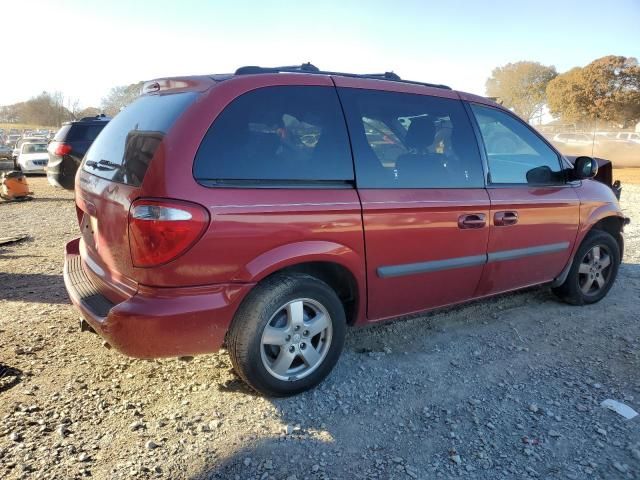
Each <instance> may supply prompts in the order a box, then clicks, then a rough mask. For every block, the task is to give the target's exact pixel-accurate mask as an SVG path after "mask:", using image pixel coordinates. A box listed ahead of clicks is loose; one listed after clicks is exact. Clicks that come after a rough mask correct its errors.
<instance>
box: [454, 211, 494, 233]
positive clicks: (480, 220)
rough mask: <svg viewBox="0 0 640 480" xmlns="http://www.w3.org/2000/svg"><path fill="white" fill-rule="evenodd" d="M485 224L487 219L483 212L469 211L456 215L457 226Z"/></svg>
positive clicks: (466, 226) (480, 225)
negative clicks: (465, 213) (468, 212)
mask: <svg viewBox="0 0 640 480" xmlns="http://www.w3.org/2000/svg"><path fill="white" fill-rule="evenodd" d="M486 224H487V219H486V215H485V214H484V213H471V214H468V215H460V216H459V217H458V228H462V229H467V228H482V227H484V226H485V225H486Z"/></svg>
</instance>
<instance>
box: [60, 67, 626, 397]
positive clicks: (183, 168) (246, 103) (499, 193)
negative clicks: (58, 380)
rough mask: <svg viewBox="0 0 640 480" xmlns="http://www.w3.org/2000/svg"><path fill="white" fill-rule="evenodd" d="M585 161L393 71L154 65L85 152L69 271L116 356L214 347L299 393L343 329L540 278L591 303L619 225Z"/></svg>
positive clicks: (614, 249)
mask: <svg viewBox="0 0 640 480" xmlns="http://www.w3.org/2000/svg"><path fill="white" fill-rule="evenodd" d="M597 170H598V163H597V162H596V161H595V160H594V159H593V158H590V157H580V158H577V159H575V160H574V163H573V164H572V163H570V162H569V161H568V160H567V159H566V158H565V157H564V156H563V155H562V154H561V153H560V152H558V151H557V150H556V149H555V148H554V147H553V146H552V145H551V144H549V142H547V141H546V140H545V139H544V138H543V137H542V136H540V134H539V133H538V132H537V131H535V130H534V129H533V128H532V127H531V126H529V125H528V124H527V123H525V122H524V121H522V120H521V119H520V118H519V117H518V116H517V115H515V114H514V113H512V112H511V111H509V110H507V109H506V108H504V107H501V106H500V105H498V104H496V103H495V102H493V101H491V100H488V99H486V98H483V97H479V96H476V95H472V94H467V93H464V92H456V91H453V90H451V89H450V88H449V87H446V86H443V85H433V84H426V83H419V82H409V81H403V80H401V79H400V78H399V77H398V76H397V75H395V74H391V73H390V74H381V75H355V74H340V73H335V72H322V71H320V70H318V69H317V68H316V67H314V66H313V65H310V64H305V65H302V66H300V67H282V68H260V67H243V68H240V69H238V70H237V71H236V73H235V74H234V75H212V76H210V77H205V76H200V77H187V78H169V79H166V78H165V79H160V80H157V81H151V82H148V83H146V84H145V85H144V87H143V94H142V95H141V96H140V97H139V98H138V99H137V100H136V101H134V102H133V103H132V104H131V105H129V106H128V107H126V108H125V109H124V110H123V111H121V112H120V113H119V114H118V115H117V116H116V117H115V118H114V119H113V120H112V121H111V122H110V123H109V124H108V125H107V126H106V127H105V128H104V130H103V131H102V133H101V134H100V135H99V136H98V138H97V139H96V141H95V142H94V143H93V145H92V146H91V148H90V149H89V151H88V152H87V154H86V156H85V158H84V160H83V163H82V167H81V169H80V170H79V172H78V175H77V177H76V189H77V192H76V195H75V199H76V207H77V214H78V215H77V217H78V223H79V230H80V235H81V236H80V237H79V238H77V239H75V240H72V241H71V242H69V243H68V244H67V246H66V258H65V267H64V280H65V285H66V288H67V291H68V292H69V296H70V298H71V300H72V302H73V303H74V304H75V305H76V307H77V308H78V309H79V311H80V312H81V314H82V316H83V317H84V319H85V320H86V321H85V324H86V323H87V322H88V325H89V326H90V327H89V328H91V329H93V330H95V331H96V332H97V333H99V334H100V335H102V336H103V337H104V338H105V340H106V341H107V342H108V343H109V344H111V345H112V346H113V347H114V348H116V349H118V350H120V351H121V352H124V353H126V354H128V355H132V356H135V357H143V358H150V357H167V356H181V355H195V354H201V353H208V352H214V351H216V350H218V349H219V348H220V347H221V346H222V345H223V344H224V345H225V346H226V348H227V350H228V352H229V355H230V357H231V361H232V364H233V366H234V368H235V370H236V372H237V373H238V375H239V376H240V377H241V378H242V379H243V380H244V381H245V382H247V383H248V384H249V385H250V386H251V387H252V388H254V389H255V390H257V391H259V392H261V393H263V394H267V395H291V394H294V393H298V392H301V391H304V390H307V389H309V388H312V387H313V386H315V385H317V384H318V383H319V382H320V381H322V379H323V378H325V377H326V376H327V375H328V374H329V372H330V371H331V369H332V368H333V366H334V365H335V363H336V362H337V360H338V357H339V356H340V353H341V351H342V348H343V344H344V339H345V333H346V330H347V327H348V326H352V325H365V324H372V323H375V322H379V321H384V320H388V319H392V318H394V317H398V316H403V315H407V314H413V313H417V312H422V311H425V310H431V309H434V308H438V307H442V306H445V305H452V304H457V303H460V302H465V301H469V300H472V299H478V298H484V297H488V296H491V295H496V294H500V293H503V292H508V291H511V290H516V289H519V288H524V287H529V286H532V285H538V284H549V285H551V286H552V287H553V291H554V292H555V293H556V294H557V295H558V296H559V297H560V298H561V299H563V300H565V301H566V302H568V303H571V304H574V305H584V304H591V303H595V302H598V301H599V300H601V299H602V298H604V296H605V295H606V294H607V293H608V291H609V289H610V288H611V286H612V285H613V282H614V280H615V278H616V275H617V272H618V266H619V264H620V259H621V256H622V251H623V246H624V243H623V235H622V231H623V227H624V225H626V224H627V223H628V219H626V218H625V216H624V215H623V213H622V211H621V210H620V206H619V204H618V201H617V199H616V197H615V195H614V192H613V191H612V188H611V187H612V185H611V181H610V178H608V177H607V178H602V177H598V171H597ZM609 171H610V170H609ZM596 179H597V180H600V181H596Z"/></svg>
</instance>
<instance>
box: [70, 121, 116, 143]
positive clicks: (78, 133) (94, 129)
mask: <svg viewBox="0 0 640 480" xmlns="http://www.w3.org/2000/svg"><path fill="white" fill-rule="evenodd" d="M106 124H107V123H106V122H104V123H97V124H89V125H86V124H82V123H76V124H74V125H73V126H72V127H71V130H70V131H69V134H68V135H67V136H66V138H65V139H64V141H65V142H93V141H94V140H95V138H96V137H97V136H98V134H99V133H100V132H101V131H102V129H103V128H104V127H105V125H106Z"/></svg>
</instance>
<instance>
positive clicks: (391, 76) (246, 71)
mask: <svg viewBox="0 0 640 480" xmlns="http://www.w3.org/2000/svg"><path fill="white" fill-rule="evenodd" d="M260 73H312V74H318V75H340V76H342V77H353V78H372V79H375V80H388V81H391V82H401V83H411V84H414V85H424V86H426V87H433V88H443V89H445V90H451V87H449V86H447V85H440V84H436V83H426V82H416V81H414V80H403V79H402V78H400V76H399V75H398V74H397V73H394V72H384V73H365V74H358V73H345V72H330V71H325V70H320V69H319V68H318V67H316V66H315V65H313V64H311V63H309V62H307V63H303V64H301V65H289V66H284V67H258V66H254V65H249V66H246V67H240V68H238V69H237V70H236V71H235V75H255V74H260Z"/></svg>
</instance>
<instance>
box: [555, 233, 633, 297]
mask: <svg viewBox="0 0 640 480" xmlns="http://www.w3.org/2000/svg"><path fill="white" fill-rule="evenodd" d="M619 266H620V246H619V245H618V242H617V241H616V240H615V238H613V237H612V236H611V235H610V234H609V233H607V232H605V231H603V230H593V231H591V232H589V233H588V234H587V236H586V238H585V239H584V241H583V242H582V244H581V245H580V248H579V249H578V251H577V252H576V255H575V257H574V259H573V264H572V265H571V269H570V270H569V274H568V275H567V278H566V280H565V281H564V283H563V284H562V285H560V286H559V287H557V288H554V289H553V292H554V293H555V294H556V295H557V296H558V297H560V298H561V299H562V300H564V301H565V302H567V303H570V304H572V305H585V304H590V303H596V302H599V301H600V300H602V299H603V298H604V297H605V296H606V295H607V293H608V292H609V290H610V289H611V287H612V285H613V282H614V281H615V279H616V276H617V275H618V267H619Z"/></svg>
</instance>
